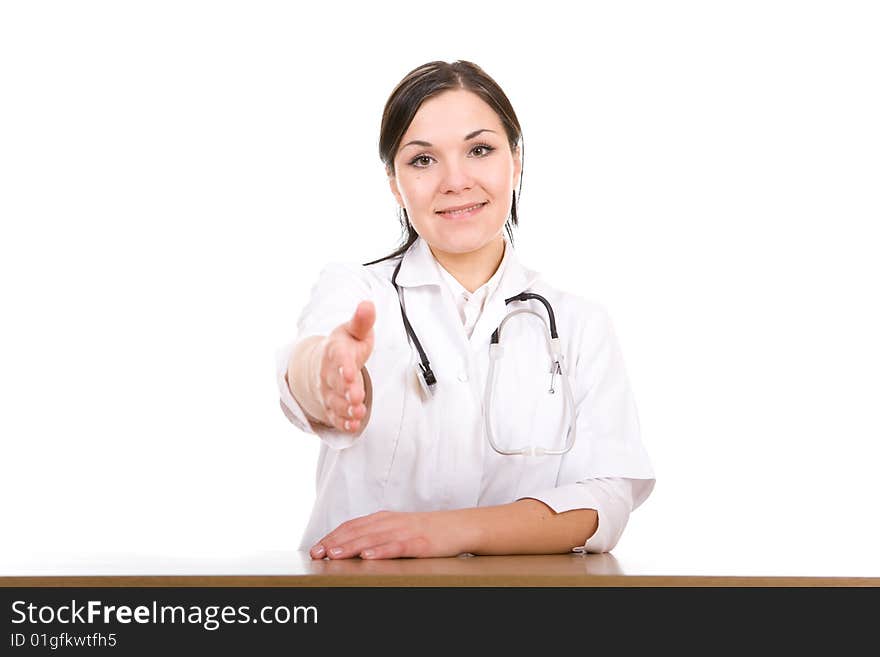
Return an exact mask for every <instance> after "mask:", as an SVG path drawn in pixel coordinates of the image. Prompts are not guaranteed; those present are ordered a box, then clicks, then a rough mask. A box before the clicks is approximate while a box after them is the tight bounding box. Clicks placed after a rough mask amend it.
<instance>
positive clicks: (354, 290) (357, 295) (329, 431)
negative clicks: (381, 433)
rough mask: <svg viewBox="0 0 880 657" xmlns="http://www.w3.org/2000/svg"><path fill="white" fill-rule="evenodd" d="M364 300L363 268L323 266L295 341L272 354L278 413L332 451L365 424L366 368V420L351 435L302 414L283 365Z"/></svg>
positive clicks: (367, 292)
mask: <svg viewBox="0 0 880 657" xmlns="http://www.w3.org/2000/svg"><path fill="white" fill-rule="evenodd" d="M367 300H373V292H372V289H371V287H370V283H369V279H368V277H367V275H366V273H365V271H364V269H363V267H361V266H359V265H354V264H349V263H332V264H329V265H327V266H326V267H325V268H324V269H323V270H322V271H321V273H320V275H319V276H318V280H317V282H316V283H315V284H314V285H313V286H312V290H311V295H310V298H309V301H308V302H307V303H306V305H305V307H304V308H303V310H302V312H301V313H300V316H299V320H298V321H297V335H296V338H295V339H294V340H292V341H291V342H289V343H287V344H286V345H284V346H283V347H281V348H280V349H278V350H277V351H276V354H275V360H276V380H277V383H278V390H279V392H280V403H281V410H282V411H283V412H284V414H285V416H287V419H288V420H289V421H290V422H291V423H292V424H293V425H294V426H295V427H296V428H297V429H299V430H300V431H303V432H305V433H309V434H315V435H317V436H318V437H319V438H320V439H321V440H322V441H323V442H324V443H325V444H326V445H327V446H328V447H330V448H332V449H345V448H346V447H349V446H351V445H352V444H354V442H355V441H356V440H357V438H358V437H359V436H360V434H361V433H362V432H363V430H364V427H366V425H367V422H368V421H369V413H370V410H371V407H372V383H371V381H370V376H369V373H368V372H367V370H366V368H365V369H364V370H363V372H364V387H365V392H366V395H367V398H366V400H365V401H366V405H367V417H366V418H364V422H363V423H362V424H361V430H360V431H359V432H358V433H356V434H351V433H347V432H344V431H338V430H337V429H335V428H333V427H328V426H326V425H323V424H321V423H319V422H316V421H315V420H314V419H313V418H311V417H310V416H308V415H307V414H306V413H305V411H304V410H303V408H302V407H301V406H300V405H299V403H297V401H296V398H294V396H293V395H292V394H291V392H290V387H289V386H288V382H287V366H288V363H289V362H290V356H291V355H292V353H293V350H294V348H295V346H296V345H297V344H298V343H299V342H300V341H301V340H304V339H305V338H308V337H310V336H314V335H322V336H326V335H328V334H330V333H331V332H332V331H333V329H335V328H336V327H337V326H339V325H340V324H342V323H344V322H347V321H349V320H350V319H351V318H352V316H353V315H354V311H355V310H356V309H357V305H358V303H360V302H361V301H367Z"/></svg>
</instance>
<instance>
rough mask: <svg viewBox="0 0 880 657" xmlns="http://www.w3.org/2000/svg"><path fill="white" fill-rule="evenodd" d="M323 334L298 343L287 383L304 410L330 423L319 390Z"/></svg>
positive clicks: (288, 368)
mask: <svg viewBox="0 0 880 657" xmlns="http://www.w3.org/2000/svg"><path fill="white" fill-rule="evenodd" d="M323 340H324V337H323V336H320V335H316V336H312V337H309V338H306V339H304V340H302V341H301V342H300V343H299V344H297V345H296V348H295V349H294V350H293V353H292V354H291V356H290V363H289V365H288V367H287V385H288V387H289V388H290V394H291V395H293V398H294V399H296V401H297V403H298V404H299V405H300V406H301V407H302V409H303V411H305V413H306V414H307V415H308V416H309V417H311V418H312V419H313V420H315V421H317V422H320V423H321V424H327V425H329V424H330V420H329V418H328V417H327V412H326V411H325V410H324V405H323V404H322V403H321V401H320V393H319V391H318V373H319V372H320V369H319V368H320V366H321V363H320V357H321V349H322V342H323Z"/></svg>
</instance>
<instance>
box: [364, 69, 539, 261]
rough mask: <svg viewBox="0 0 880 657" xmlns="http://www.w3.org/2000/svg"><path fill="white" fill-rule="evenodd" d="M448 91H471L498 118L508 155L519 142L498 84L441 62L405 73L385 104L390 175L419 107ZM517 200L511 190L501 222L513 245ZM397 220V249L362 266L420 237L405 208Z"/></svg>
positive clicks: (383, 140)
mask: <svg viewBox="0 0 880 657" xmlns="http://www.w3.org/2000/svg"><path fill="white" fill-rule="evenodd" d="M451 89H466V90H468V91H472V92H473V93H475V94H476V95H478V96H479V97H480V98H481V99H483V101H485V102H486V104H487V105H489V107H491V108H492V109H493V110H495V113H496V114H497V115H498V118H499V119H501V123H502V125H503V126H504V131H505V132H506V133H507V141H508V143H509V144H510V150H511V152H513V151H514V150H515V149H516V147H517V145H518V144H519V143H520V142H521V141H522V138H523V137H522V129H521V128H520V125H519V119H517V118H516V113H515V112H514V111H513V106H511V104H510V100H508V98H507V95H506V94H505V93H504V91H502V89H501V87H499V86H498V83H497V82H495V80H493V79H492V78H491V77H489V75H488V74H487V73H486V72H485V71H484V70H483V69H481V68H480V67H479V66H477V65H476V64H474V63H472V62H467V61H464V60H458V61H455V62H452V63H451V64H450V63H448V62H442V61H435V62H429V63H427V64H423V65H422V66H419V67H418V68H416V69H413V70H412V71H410V72H409V73H407V75H406V77H404V78H403V80H401V81H400V82H399V83H398V84H397V86H396V87H395V88H394V91H392V92H391V96H389V98H388V101H387V102H386V103H385V110H384V112H383V113H382V126H381V128H380V130H379V157H380V158H381V160H382V162H383V164H385V167H386V168H387V169H388V170H389V171H390V172H391V173H392V174H393V173H394V156H395V155H396V153H397V148H398V147H399V146H400V141H401V139H403V135H404V133H405V132H406V130H407V128H409V124H410V123H412V120H413V117H414V116H415V115H416V112H417V111H418V109H419V107H421V105H422V103H424V102H425V101H426V100H428V99H429V98H432V97H434V96H437V95H438V94H440V93H442V92H444V91H448V90H451ZM520 191H522V170H520ZM516 197H517V194H516V191H514V192H513V199H512V202H511V206H510V217H509V218H508V219H507V221H506V222H505V223H504V227H505V229H506V230H507V234H508V235H509V236H510V242H511V244H513V227H514V226H517V225H518V221H517V217H516V203H517V198H516ZM399 220H400V225H401V227H402V228H403V233H402V237H401V242H402V243H401V246H400V248H398V249H397V250H396V251H395V252H394V253H391V254H389V255H387V256H385V257H383V258H379V259H378V260H373V261H372V262H367V263H364V264H365V265H372V264H375V263H377V262H382V261H383V260H389V259H391V258H395V257H397V256H399V255H402V254H403V253H405V252H406V250H407V249H408V248H409V247H410V246H412V244H413V242H415V241H416V239H418V237H419V235H418V233H417V232H416V230H415V228H413V226H412V224H411V223H410V220H409V217H408V216H407V214H406V209H405V208H401V212H400V214H399Z"/></svg>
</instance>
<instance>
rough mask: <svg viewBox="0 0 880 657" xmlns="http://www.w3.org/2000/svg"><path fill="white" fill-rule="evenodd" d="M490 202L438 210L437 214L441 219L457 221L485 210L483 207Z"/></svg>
mask: <svg viewBox="0 0 880 657" xmlns="http://www.w3.org/2000/svg"><path fill="white" fill-rule="evenodd" d="M487 203H488V201H483V202H482V203H471V204H470V205H459V206H457V207H454V208H447V209H446V210H437V212H436V214H439V215H440V216H441V217H449V218H450V219H457V218H462V217H471V216H473V215H475V214H477V212H479V211H480V210H482V209H483V206H484V205H486V204H487Z"/></svg>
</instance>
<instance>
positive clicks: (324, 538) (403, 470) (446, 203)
mask: <svg viewBox="0 0 880 657" xmlns="http://www.w3.org/2000/svg"><path fill="white" fill-rule="evenodd" d="M521 137H522V135H521V130H520V126H519V122H518V120H517V118H516V114H515V113H514V111H513V108H512V107H511V105H510V102H509V101H508V99H507V97H506V95H505V94H504V92H503V91H502V90H501V89H500V87H499V86H498V85H497V84H496V83H495V81H494V80H492V78H490V77H489V76H488V75H487V74H486V73H485V72H484V71H483V70H482V69H480V68H479V67H478V66H476V65H474V64H472V63H470V62H465V61H458V62H454V63H452V64H449V63H446V62H431V63H428V64H425V65H424V66H421V67H419V68H417V69H415V70H413V71H412V72H410V73H409V74H408V75H407V76H406V77H405V78H404V79H403V80H402V81H401V82H400V83H399V84H398V85H397V87H396V88H395V89H394V91H393V92H392V94H391V96H390V98H389V99H388V102H387V104H386V106H385V111H384V114H383V117H382V126H381V135H380V141H379V150H380V155H381V158H382V161H383V163H384V164H385V167H386V172H387V174H388V181H389V184H390V186H391V192H392V194H393V195H394V197H395V198H396V199H397V202H398V204H399V206H400V207H401V209H402V215H403V217H402V219H401V222H402V224H403V226H404V229H405V231H406V235H405V241H404V244H403V246H402V247H401V248H400V249H398V250H397V251H396V252H395V253H393V254H391V255H390V256H387V257H386V258H382V259H380V260H377V261H374V262H371V263H367V264H366V265H363V266H359V265H350V264H332V265H329V266H328V267H326V268H325V269H324V270H323V271H322V272H321V275H320V277H319V279H318V281H317V283H316V284H315V286H314V287H313V289H312V295H311V299H310V301H309V302H308V304H307V305H306V307H305V309H304V310H303V312H302V314H301V316H300V320H299V323H298V329H299V331H298V336H297V338H296V340H295V341H294V342H293V343H292V344H291V345H290V346H288V347H287V348H286V349H284V350H282V351H281V353H280V355H279V367H278V381H279V386H280V390H281V402H282V408H283V409H284V411H285V413H286V414H287V416H288V418H289V419H290V420H291V422H293V424H294V425H296V426H297V427H298V428H299V429H301V430H303V431H305V432H306V433H313V434H317V435H318V437H319V438H320V439H321V441H322V445H321V452H320V456H319V460H318V481H317V499H316V502H315V506H314V509H313V511H312V515H311V519H310V521H309V524H308V527H307V529H306V532H305V535H304V537H303V543H302V546H301V549H309V551H310V555H311V557H312V558H314V559H321V558H330V559H345V558H350V557H361V558H364V559H382V558H395V557H443V556H455V555H458V554H461V553H472V554H529V553H561V552H569V551H571V550H576V551H589V552H604V551H607V550H610V549H611V548H613V547H614V545H615V544H616V543H617V541H618V539H619V538H620V535H621V533H622V531H623V528H624V526H625V525H626V522H627V520H628V518H629V514H630V512H631V511H632V509H634V508H635V507H637V506H638V505H639V504H641V503H642V502H643V501H644V500H645V498H646V497H647V496H648V494H649V493H650V491H651V489H652V488H653V485H654V474H653V471H652V468H651V464H650V461H649V459H648V457H647V454H646V453H645V450H644V449H643V446H642V443H641V439H640V435H639V425H638V418H637V414H636V408H635V405H634V402H633V399H632V395H631V393H630V389H629V385H628V382H627V377H626V373H625V370H624V366H623V361H622V359H621V354H620V350H619V348H618V345H617V341H616V338H615V336H614V333H613V330H612V326H611V323H610V321H609V318H608V315H607V313H606V312H605V311H604V309H603V308H602V307H601V306H599V305H597V304H595V303H590V302H587V301H584V300H582V299H580V298H578V297H576V296H574V295H571V294H568V293H565V292H562V291H560V290H557V289H555V288H553V287H551V286H549V285H548V284H547V283H546V282H544V281H543V280H541V278H540V277H539V276H538V274H537V273H536V272H533V271H531V270H529V269H526V268H525V267H523V266H522V265H521V264H520V263H519V261H518V260H517V258H516V254H515V252H514V250H513V242H512V240H513V234H512V227H513V226H515V225H516V224H517V216H516V193H515V191H514V186H515V183H516V180H517V179H518V178H520V177H521V173H522V150H521ZM505 228H506V233H505V231H504V229H505ZM524 291H527V292H529V293H533V294H538V295H541V297H543V298H544V299H546V300H547V301H548V302H549V308H548V307H547V306H545V305H544V303H543V301H541V300H540V299H538V298H533V297H530V298H527V299H523V300H518V301H513V302H512V303H510V304H507V303H505V301H506V300H508V299H509V298H510V297H513V296H515V295H518V294H520V293H522V292H524ZM515 309H527V310H531V311H533V312H534V313H537V314H538V316H539V317H537V318H536V317H534V316H533V315H529V314H524V313H521V314H520V316H516V317H514V316H511V318H510V321H507V322H505V323H504V324H503V330H502V331H501V333H500V343H501V346H502V348H503V357H502V358H501V360H498V361H493V363H494V365H493V366H492V367H490V358H489V351H490V349H489V345H490V340H491V336H492V333H493V331H495V329H496V328H498V327H499V324H501V323H502V320H504V318H505V317H506V316H507V315H508V313H509V312H511V311H513V310H515ZM550 312H553V314H554V320H555V322H554V323H555V327H556V328H558V337H559V339H558V341H555V342H551V341H548V335H547V333H548V329H547V328H546V326H547V324H546V323H545V324H544V325H543V326H542V324H541V318H543V321H544V322H548V321H549V319H550ZM407 321H408V323H409V326H408V327H407V324H406V322H407ZM553 344H559V345H560V346H559V348H558V352H559V354H558V355H554V348H553V347H550V346H548V345H553ZM489 379H491V385H490V386H488V389H487V380H489ZM557 393H559V394H557ZM487 420H488V421H487ZM572 440H573V441H574V442H573V443H572Z"/></svg>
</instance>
